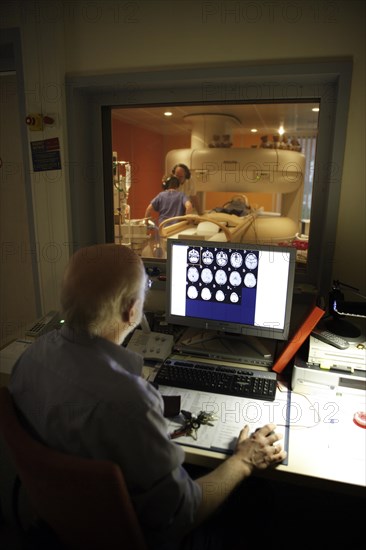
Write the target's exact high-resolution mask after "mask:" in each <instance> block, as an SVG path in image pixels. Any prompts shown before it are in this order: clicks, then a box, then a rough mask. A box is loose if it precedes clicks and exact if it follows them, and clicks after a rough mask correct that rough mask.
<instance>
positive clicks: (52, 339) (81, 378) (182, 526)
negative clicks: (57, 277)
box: [9, 244, 286, 549]
mask: <svg viewBox="0 0 366 550" xmlns="http://www.w3.org/2000/svg"><path fill="white" fill-rule="evenodd" d="M146 288H147V276H146V273H145V269H144V265H143V262H142V260H141V258H140V257H139V256H137V255H136V254H135V253H134V252H133V251H132V250H131V249H129V248H128V247H125V246H121V245H115V244H100V245H94V246H90V247H87V248H82V249H80V250H78V251H77V252H76V253H75V254H74V255H73V256H72V257H71V259H70V262H69V265H68V267H67V269H66V271H65V276H64V279H63V282H62V288H61V306H62V312H63V316H64V319H65V324H64V325H63V326H62V328H61V329H60V330H54V331H52V332H49V333H48V334H45V335H44V336H41V337H40V338H38V339H37V340H36V341H35V342H34V343H33V344H32V345H31V346H30V347H29V348H28V349H27V350H26V351H25V353H24V354H23V355H22V356H21V357H20V358H19V360H18V361H17V363H16V365H15V367H14V369H13V371H12V375H11V381H10V386H9V389H10V391H11V393H12V396H13V399H14V401H15V404H16V406H17V408H18V409H19V410H20V411H21V413H22V415H23V416H24V418H25V420H26V422H27V424H28V425H29V428H30V430H31V431H32V433H33V434H34V435H36V436H37V437H38V438H39V439H40V440H41V441H43V442H44V443H45V444H47V445H48V446H50V447H52V448H55V449H58V450H60V451H64V452H67V453H72V454H75V455H79V456H84V457H90V458H98V459H109V460H112V461H114V462H116V463H117V464H119V465H120V467H121V469H122V471H123V474H124V476H125V478H126V483H127V486H128V490H129V493H130V495H131V498H132V501H133V503H134V506H135V509H136V512H137V515H138V518H139V521H140V524H141V526H142V529H143V532H144V534H145V537H146V540H147V542H148V544H149V548H159V549H163V548H164V549H165V548H169V549H171V548H187V547H188V548H193V547H194V546H183V544H189V545H190V544H191V543H192V541H194V538H195V536H196V533H199V531H200V527H199V526H200V524H202V526H204V525H205V524H206V521H205V520H207V518H209V516H211V515H212V514H215V513H219V511H220V508H221V506H222V505H223V503H224V502H225V501H226V500H227V499H228V497H229V496H230V494H231V493H233V492H234V490H235V489H237V488H239V486H241V485H242V482H243V481H244V480H245V479H246V478H248V477H249V476H251V474H252V472H253V471H254V470H256V469H260V470H261V469H265V468H267V467H268V466H271V465H276V464H278V463H279V462H281V461H282V460H283V459H284V458H285V456H286V453H285V452H284V451H283V450H282V449H281V447H280V446H278V445H274V444H275V443H277V441H278V440H279V439H280V437H279V436H278V435H276V434H275V433H274V432H273V430H274V429H275V426H274V425H273V424H268V425H266V426H264V427H263V428H261V429H260V430H258V431H257V432H256V433H255V434H253V435H251V436H250V437H249V428H248V426H245V427H244V428H243V429H242V431H241V432H240V434H239V436H238V441H237V444H236V448H235V451H234V453H233V455H232V456H230V457H229V458H227V460H226V461H224V462H223V463H222V464H220V465H219V466H218V467H217V468H216V469H215V470H213V471H209V472H208V473H205V475H203V476H202V477H200V478H198V479H196V480H194V479H193V478H192V477H191V476H190V475H189V474H188V472H187V469H186V468H185V467H184V451H183V449H182V448H181V447H180V446H179V445H178V444H177V443H175V442H173V441H172V440H171V439H170V438H169V437H168V434H167V427H166V421H165V419H164V416H163V412H164V411H163V400H162V397H161V395H160V393H159V391H158V390H157V389H155V388H154V387H153V386H152V385H151V384H150V383H148V382H147V381H145V380H144V379H143V378H142V377H141V371H142V366H143V364H142V357H141V356H140V355H137V354H136V353H134V352H131V351H129V350H128V349H126V348H124V347H123V346H121V344H122V343H123V341H124V339H125V338H126V336H127V335H128V334H129V333H130V332H131V331H132V330H133V329H134V328H135V327H136V325H138V324H139V323H140V321H141V317H142V312H143V305H144V299H145V292H146ZM244 493H245V491H244ZM247 506H248V508H250V507H251V502H248V503H247ZM239 510H240V513H242V510H241V508H240V509H239ZM218 525H219V524H218ZM238 527H239V528H241V525H240V524H239V525H238ZM187 537H188V538H187ZM187 541H188V542H187ZM192 544H193V543H192ZM199 544H200V543H199ZM198 547H199V546H198ZM224 547H225V549H226V548H229V546H228V545H227V544H226V545H225V546H224Z"/></svg>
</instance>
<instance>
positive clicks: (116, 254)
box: [61, 244, 146, 334]
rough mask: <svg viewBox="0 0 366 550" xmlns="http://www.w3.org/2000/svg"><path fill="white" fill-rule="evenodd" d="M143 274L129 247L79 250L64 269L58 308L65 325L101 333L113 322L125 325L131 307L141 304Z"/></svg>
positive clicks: (137, 258)
mask: <svg viewBox="0 0 366 550" xmlns="http://www.w3.org/2000/svg"><path fill="white" fill-rule="evenodd" d="M145 288H146V273H145V269H144V265H143V262H142V260H141V258H140V257H139V256H138V255H137V254H136V253H135V252H133V250H131V249H130V248H128V247H126V246H123V245H116V244H98V245H93V246H89V247H86V248H81V249H80V250H78V251H77V252H75V254H74V255H73V256H72V257H71V259H70V261H69V264H68V266H67V268H66V271H65V275H64V279H63V283H62V289H61V306H62V308H63V313H64V317H65V321H66V323H67V324H68V325H69V326H70V327H72V328H75V329H85V330H88V332H90V333H92V334H101V333H102V332H104V331H105V330H106V327H107V326H110V325H111V324H112V323H114V322H119V321H120V320H121V319H122V321H124V322H128V319H129V317H128V315H129V311H130V309H131V307H132V306H133V305H134V303H135V302H136V301H137V300H141V301H142V302H143V301H144V298H145Z"/></svg>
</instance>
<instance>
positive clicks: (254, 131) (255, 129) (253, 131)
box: [250, 128, 258, 134]
mask: <svg viewBox="0 0 366 550" xmlns="http://www.w3.org/2000/svg"><path fill="white" fill-rule="evenodd" d="M250 131H251V132H252V133H253V134H255V133H256V132H258V130H257V128H252V129H251V130H250Z"/></svg>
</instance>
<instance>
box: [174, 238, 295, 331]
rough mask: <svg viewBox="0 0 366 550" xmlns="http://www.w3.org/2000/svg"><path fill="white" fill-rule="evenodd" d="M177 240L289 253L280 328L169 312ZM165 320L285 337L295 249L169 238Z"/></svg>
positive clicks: (207, 328)
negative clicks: (174, 249) (173, 256)
mask: <svg viewBox="0 0 366 550" xmlns="http://www.w3.org/2000/svg"><path fill="white" fill-rule="evenodd" d="M176 244H180V245H183V246H203V247H207V246H212V247H218V248H226V249H229V248H234V249H238V250H253V251H258V252H261V251H271V252H272V251H276V252H279V253H282V252H284V253H288V254H289V255H290V256H289V260H290V261H289V270H288V285H287V292H286V306H285V322H284V327H283V328H281V329H278V328H274V327H272V326H266V327H263V326H258V325H244V324H239V323H232V322H227V321H225V322H222V321H216V320H207V319H205V318H203V317H190V316H177V315H174V314H172V313H171V306H172V247H173V246H174V245H176ZM166 251H167V258H166V310H165V311H166V313H165V317H166V321H167V323H169V324H171V325H177V326H183V327H184V326H186V327H191V328H197V329H201V330H208V331H211V330H212V331H216V332H219V333H222V334H230V335H234V334H239V335H243V336H254V337H259V338H267V339H273V340H281V341H286V340H287V339H288V335H289V331H290V322H291V313H292V302H293V294H294V284H295V268H296V249H295V248H294V247H292V246H278V245H277V244H253V243H236V242H225V241H224V242H222V241H208V240H203V239H202V240H197V239H194V240H193V239H174V238H168V239H167V244H166Z"/></svg>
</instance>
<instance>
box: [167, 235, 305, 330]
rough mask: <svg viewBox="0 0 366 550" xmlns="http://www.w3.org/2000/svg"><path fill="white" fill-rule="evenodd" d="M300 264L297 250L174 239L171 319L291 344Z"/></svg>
mask: <svg viewBox="0 0 366 550" xmlns="http://www.w3.org/2000/svg"><path fill="white" fill-rule="evenodd" d="M295 261H296V250H295V249H294V248H292V247H282V246H281V247H280V246H276V245H256V244H243V243H230V242H211V241H197V240H180V239H168V240H167V268H166V269H167V273H166V274H167V282H166V284H167V292H166V296H167V304H166V305H167V308H166V320H167V321H168V323H171V324H175V325H184V326H188V327H197V328H199V329H205V330H215V331H220V332H224V333H235V334H243V335H250V336H256V337H263V338H271V339H276V340H286V339H287V338H288V334H289V328H290V317H291V307H292V295H293V286H294V275H295Z"/></svg>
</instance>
